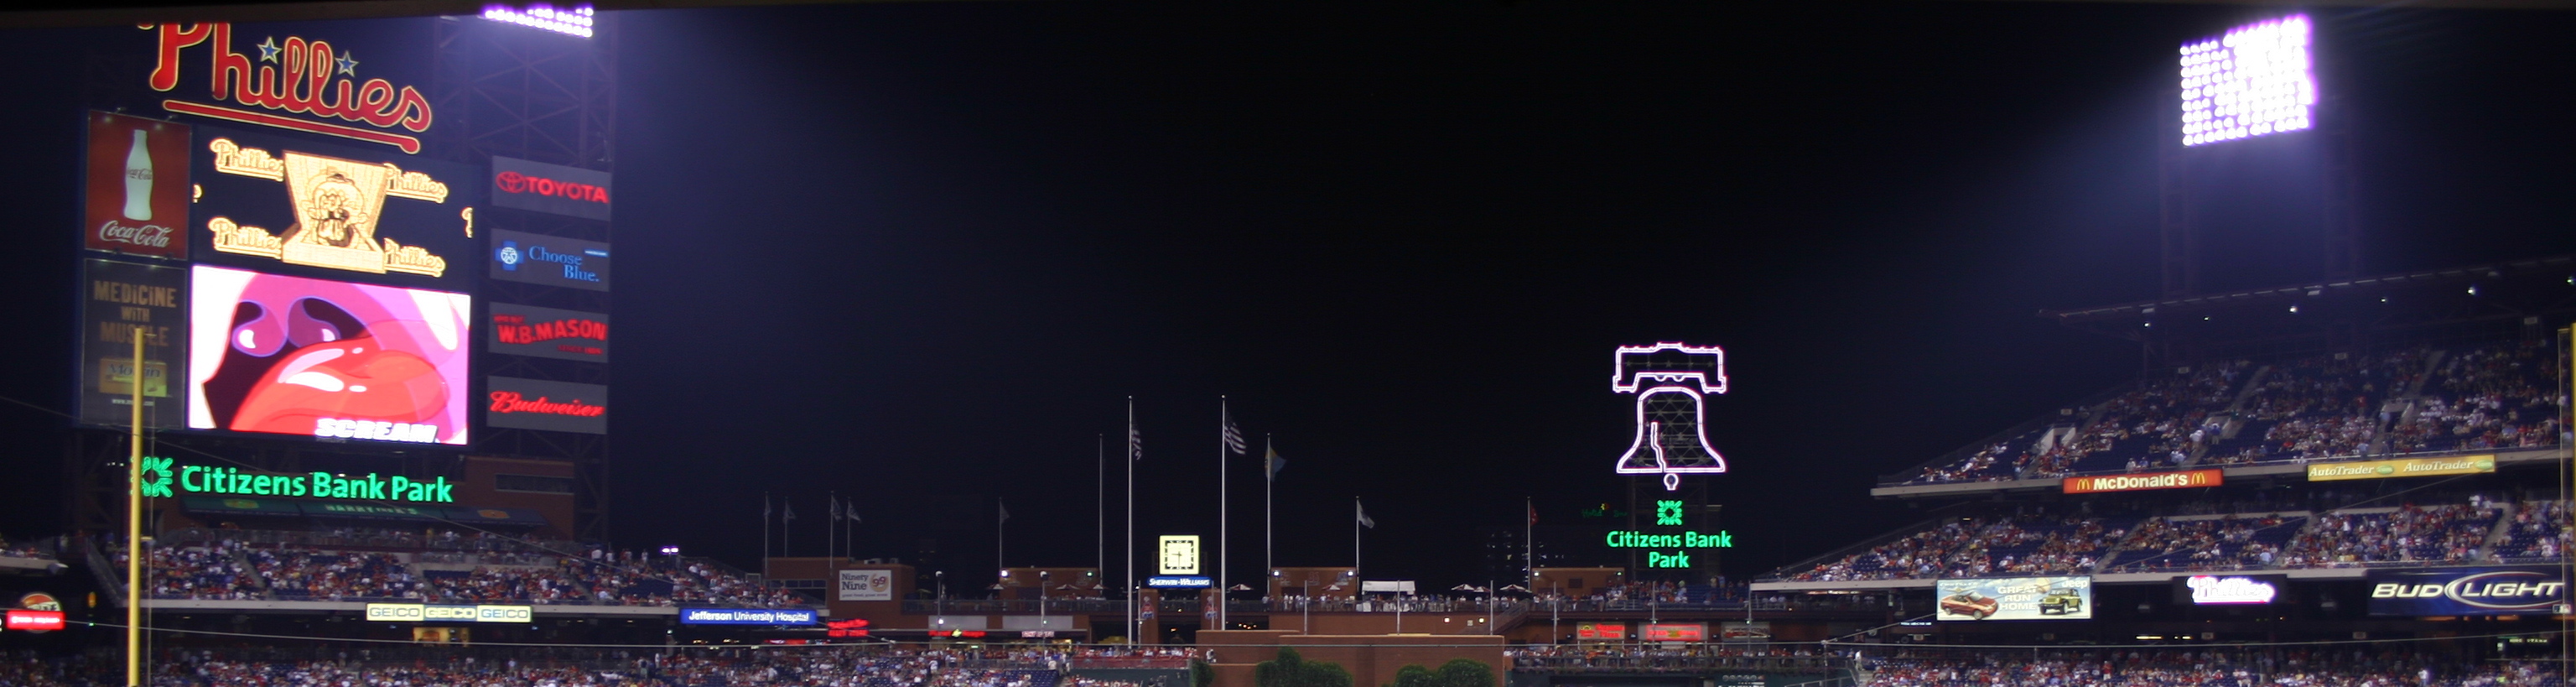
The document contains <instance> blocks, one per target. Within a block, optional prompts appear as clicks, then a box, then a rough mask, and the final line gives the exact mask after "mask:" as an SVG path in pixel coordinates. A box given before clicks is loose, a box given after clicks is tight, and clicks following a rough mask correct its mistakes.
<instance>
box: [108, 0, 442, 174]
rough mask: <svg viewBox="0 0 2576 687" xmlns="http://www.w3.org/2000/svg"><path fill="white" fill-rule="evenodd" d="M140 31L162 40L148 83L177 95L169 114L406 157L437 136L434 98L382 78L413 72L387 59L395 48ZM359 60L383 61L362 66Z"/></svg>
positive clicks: (164, 27) (225, 29)
mask: <svg viewBox="0 0 2576 687" xmlns="http://www.w3.org/2000/svg"><path fill="white" fill-rule="evenodd" d="M379 26H383V25H382V24H380V25H379ZM404 26H409V25H407V24H406V25H404ZM297 27H298V28H304V29H310V28H315V26H314V25H310V24H300V25H297ZM138 28H141V29H143V30H144V31H148V32H151V35H152V36H153V37H154V51H153V55H154V60H153V66H152V74H151V76H150V78H149V85H150V86H151V88H152V90H153V91H156V92H158V93H162V94H167V95H168V96H171V97H170V98H169V99H166V100H163V101H161V108H162V109H164V110H167V111H170V112H173V113H178V114H185V115H194V116H198V117H207V118H212V119H221V120H225V121H231V122H239V123H243V124H256V125H259V126H267V127H276V128H280V129H288V130H292V131H301V132H305V133H311V134H320V135H323V136H332V137H337V138H342V139H347V140H352V141H363V142H366V143H370V144H377V145H385V146H391V147H393V148H394V149H397V150H400V151H402V152H403V153H404V154H406V155H409V154H416V153H419V152H420V138H419V137H417V136H414V135H413V134H419V133H423V132H427V131H429V126H430V123H431V121H432V120H433V119H434V116H433V115H432V113H431V111H430V104H429V103H430V98H429V96H427V95H425V94H423V93H421V91H420V90H419V89H418V88H416V87H414V86H412V85H411V84H408V83H399V82H397V81H396V80H391V79H386V78H383V77H381V76H379V74H380V73H382V72H383V71H385V65H386V64H392V65H395V67H396V69H401V68H402V67H404V66H406V65H404V64H403V63H402V62H401V61H400V60H389V59H386V58H385V57H383V56H384V55H385V54H387V53H390V52H396V51H394V50H390V49H388V48H387V47H386V46H387V44H388V43H390V42H391V41H388V42H369V41H357V42H356V43H357V47H362V48H366V49H365V50H354V49H351V47H350V46H348V45H341V44H334V43H332V42H331V41H330V40H325V39H323V38H320V37H307V36H302V35H297V34H296V33H292V32H280V31H275V30H272V29H274V28H276V27H268V28H261V27H255V26H244V27H239V28H238V30H237V28H236V27H235V26H234V25H233V24H229V23H222V22H209V23H200V24H144V25H141V26H140V27H138ZM254 37H256V38H254ZM360 52H365V53H366V54H368V55H373V56H375V57H371V58H369V61H360V60H359V59H358V58H357V54H358V53H360ZM424 57H425V55H424ZM423 61H424V62H425V61H426V60H423ZM408 66H412V67H415V68H416V67H418V66H419V65H408Z"/></svg>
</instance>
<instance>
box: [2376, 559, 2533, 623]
mask: <svg viewBox="0 0 2576 687" xmlns="http://www.w3.org/2000/svg"><path fill="white" fill-rule="evenodd" d="M2566 612H2568V606H2567V576H2566V575H2565V574H2564V572H2562V571H2561V570H2560V569H2559V568H2557V567H2553V566H2513V567H2481V568H2447V569H2442V570H2373V571H2370V614H2371V615H2378V616H2426V615H2521V614H2526V613H2566Z"/></svg>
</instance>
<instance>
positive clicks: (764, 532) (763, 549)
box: [760, 491, 769, 583]
mask: <svg viewBox="0 0 2576 687" xmlns="http://www.w3.org/2000/svg"><path fill="white" fill-rule="evenodd" d="M760 579H761V582H763V583H767V582H768V581H769V492H765V491H764V492H760Z"/></svg>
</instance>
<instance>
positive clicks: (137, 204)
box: [81, 112, 191, 260]
mask: <svg viewBox="0 0 2576 687" xmlns="http://www.w3.org/2000/svg"><path fill="white" fill-rule="evenodd" d="M189 136H190V134H189V131H188V125H186V124H179V123H176V122H165V121H161V120H158V119H145V118H142V117H129V116H125V115H121V114H110V113H106V112H91V113H89V155H88V169H86V170H84V171H83V172H82V179H83V180H84V182H85V183H84V184H83V186H84V187H85V188H83V189H82V193H81V233H82V234H83V238H82V239H81V242H82V243H81V245H82V246H84V247H87V248H89V249H90V250H103V251H111V252H117V253H132V254H135V255H149V256H152V257H156V258H168V259H171V260H186V259H188V193H189V190H190V188H191V187H190V185H189V184H188V151H189V150H190V149H191V146H190V145H189V143H190V138H189Z"/></svg>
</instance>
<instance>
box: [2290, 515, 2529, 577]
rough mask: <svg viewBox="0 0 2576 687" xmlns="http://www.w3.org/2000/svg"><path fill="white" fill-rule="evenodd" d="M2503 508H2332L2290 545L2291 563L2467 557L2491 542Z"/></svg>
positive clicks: (2454, 559) (2455, 559)
mask: <svg viewBox="0 0 2576 687" xmlns="http://www.w3.org/2000/svg"><path fill="white" fill-rule="evenodd" d="M2497 515H2498V513H2497V511H2496V510H2495V509H2494V508H2489V507H2485V504H2483V503H2479V504H2467V503H2455V504H2444V505H2435V506H2419V505H2414V504H2407V505H2404V506H2399V507H2397V508H2396V509H2395V510H2392V511H2389V512H2385V513H2331V512H2330V513H2326V514H2323V515H2319V516H2317V519H2316V524H2315V525H2314V526H2311V527H2309V528H2308V529H2307V530H2305V531H2302V532H2300V533H2299V537H2298V539H2297V540H2296V541H2293V542H2292V543H2291V544H2290V551H2289V557H2288V560H2287V566H2286V567H2294V568H2317V567H2334V566H2342V565H2357V564H2365V563H2380V562H2391V561H2399V562H2461V561H2468V560H2472V559H2474V558H2475V557H2476V555H2477V550H2478V547H2479V546H2481V545H2483V544H2485V543H2486V537H2487V533H2488V532H2489V531H2491V530H2493V529H2494V527H2495V521H2496V517H2497Z"/></svg>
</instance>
